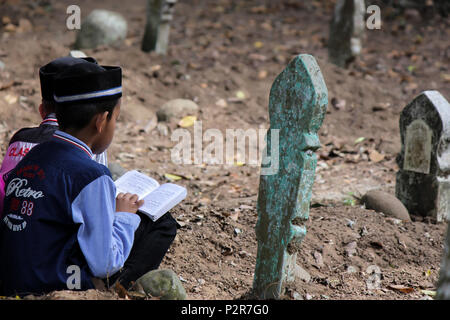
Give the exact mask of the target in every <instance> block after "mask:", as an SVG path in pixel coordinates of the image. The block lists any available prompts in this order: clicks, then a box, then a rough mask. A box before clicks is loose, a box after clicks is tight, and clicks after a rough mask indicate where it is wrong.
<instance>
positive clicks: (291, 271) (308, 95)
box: [253, 54, 328, 299]
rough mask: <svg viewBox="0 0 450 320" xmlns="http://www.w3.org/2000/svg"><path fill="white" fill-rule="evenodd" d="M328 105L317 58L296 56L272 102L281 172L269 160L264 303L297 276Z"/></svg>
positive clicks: (262, 247) (262, 203) (261, 229)
mask: <svg viewBox="0 0 450 320" xmlns="http://www.w3.org/2000/svg"><path fill="white" fill-rule="evenodd" d="M327 104H328V91H327V87H326V85H325V81H324V79H323V77H322V73H321V71H320V68H319V66H318V65H317V62H316V60H315V59H314V57H312V56H310V55H306V54H302V55H299V56H297V57H296V58H294V59H293V60H292V61H291V62H290V63H289V65H288V66H287V68H286V69H285V70H284V71H283V72H282V73H281V74H280V75H278V77H277V78H276V79H275V82H274V83H273V85H272V88H271V91H270V98H269V115H270V129H269V130H268V131H267V136H266V141H267V145H266V151H265V153H267V151H268V150H270V152H271V153H274V152H273V150H274V148H273V146H272V144H273V142H272V139H271V135H272V134H274V132H276V134H277V135H278V136H279V140H278V149H279V150H276V151H277V154H279V155H280V156H279V159H272V161H278V162H279V163H278V165H277V169H278V170H276V171H273V172H269V173H267V172H265V173H264V174H263V173H262V172H263V169H265V168H264V167H265V166H268V165H269V164H268V163H267V162H266V161H265V160H264V159H263V161H262V165H261V176H260V185H259V194H258V222H257V224H256V237H257V240H258V253H257V259H256V268H255V277H254V282H253V293H254V294H255V295H256V296H257V297H259V298H261V299H272V298H275V299H277V298H279V296H280V294H282V290H283V288H284V284H285V282H286V281H291V280H293V279H294V278H295V274H296V271H297V269H298V266H297V265H296V258H297V251H298V248H299V245H300V243H301V241H302V240H303V238H304V237H305V235H306V228H305V226H304V222H305V221H306V220H307V219H308V216H309V204H310V199H311V192H312V185H313V182H314V175H315V169H316V163H317V156H316V154H315V153H314V151H315V150H317V149H318V148H319V147H320V142H319V138H318V135H317V131H318V130H319V128H320V126H321V125H322V122H323V118H324V116H325V112H326V107H327Z"/></svg>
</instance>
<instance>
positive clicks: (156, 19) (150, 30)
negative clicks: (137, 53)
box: [142, 0, 177, 54]
mask: <svg viewBox="0 0 450 320" xmlns="http://www.w3.org/2000/svg"><path fill="white" fill-rule="evenodd" d="M176 2H177V0H148V5H147V24H146V26H145V33H144V39H143V40H142V51H144V52H149V51H155V52H156V53H159V54H166V53H167V47H168V46H169V34H170V21H172V15H173V11H174V6H175V3H176Z"/></svg>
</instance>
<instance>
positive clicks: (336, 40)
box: [328, 0, 366, 67]
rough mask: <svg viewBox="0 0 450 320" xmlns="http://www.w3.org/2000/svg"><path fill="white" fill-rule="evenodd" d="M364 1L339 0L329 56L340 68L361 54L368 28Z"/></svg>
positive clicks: (334, 16) (329, 45)
mask: <svg viewBox="0 0 450 320" xmlns="http://www.w3.org/2000/svg"><path fill="white" fill-rule="evenodd" d="M365 14H366V6H365V4H364V0H338V1H337V3H336V6H335V8H334V14H333V19H332V20H331V24H330V36H329V40H328V55H329V58H330V61H331V62H332V63H334V64H336V65H338V66H339V67H346V66H347V64H348V63H349V62H350V61H351V60H352V59H353V58H354V57H355V56H357V55H359V54H360V53H361V47H362V37H363V35H364V29H365V27H366V25H365V20H364V15H365Z"/></svg>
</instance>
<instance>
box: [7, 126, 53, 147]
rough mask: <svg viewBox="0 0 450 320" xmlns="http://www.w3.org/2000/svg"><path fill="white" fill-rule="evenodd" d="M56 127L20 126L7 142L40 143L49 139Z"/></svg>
mask: <svg viewBox="0 0 450 320" xmlns="http://www.w3.org/2000/svg"><path fill="white" fill-rule="evenodd" d="M57 129H58V128H57V127H56V126H39V127H27V128H22V129H20V130H18V131H17V132H16V133H14V135H13V136H12V137H11V140H10V141H9V144H10V145H11V144H13V143H14V142H29V143H36V144H37V143H42V142H45V141H48V140H50V139H51V137H52V136H53V133H54V132H55V131H56V130H57Z"/></svg>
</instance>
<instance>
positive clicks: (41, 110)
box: [39, 102, 46, 120]
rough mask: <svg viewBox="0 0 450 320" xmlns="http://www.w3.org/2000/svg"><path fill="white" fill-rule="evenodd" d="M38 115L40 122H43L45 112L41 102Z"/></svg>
mask: <svg viewBox="0 0 450 320" xmlns="http://www.w3.org/2000/svg"><path fill="white" fill-rule="evenodd" d="M39 114H40V115H41V118H42V120H43V119H44V118H45V116H46V114H45V111H44V105H43V104H42V102H41V104H40V105H39Z"/></svg>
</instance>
